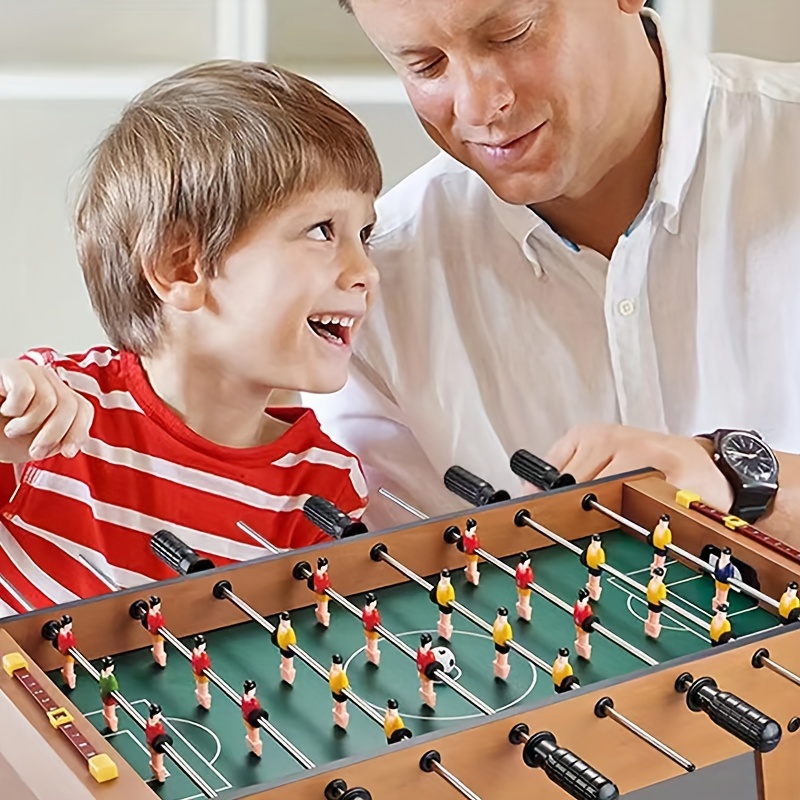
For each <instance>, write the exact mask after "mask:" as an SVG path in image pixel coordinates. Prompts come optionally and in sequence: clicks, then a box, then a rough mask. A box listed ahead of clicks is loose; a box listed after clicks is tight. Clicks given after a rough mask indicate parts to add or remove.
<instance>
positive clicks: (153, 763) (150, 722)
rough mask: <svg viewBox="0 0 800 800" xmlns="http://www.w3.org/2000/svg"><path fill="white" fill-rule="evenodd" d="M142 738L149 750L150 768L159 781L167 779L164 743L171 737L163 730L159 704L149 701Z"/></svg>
mask: <svg viewBox="0 0 800 800" xmlns="http://www.w3.org/2000/svg"><path fill="white" fill-rule="evenodd" d="M144 738H145V741H146V742H147V749H148V750H149V751H150V769H151V770H153V775H154V777H155V779H156V780H157V781H158V782H159V783H164V781H165V780H166V779H167V770H166V769H165V767H164V745H167V744H172V737H171V736H170V735H169V734H168V733H167V732H166V731H165V730H164V721H163V716H162V714H161V706H160V705H158V704H157V703H151V704H150V707H149V709H148V711H147V724H146V725H145V729H144Z"/></svg>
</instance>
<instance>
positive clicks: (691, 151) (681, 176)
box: [491, 8, 712, 269]
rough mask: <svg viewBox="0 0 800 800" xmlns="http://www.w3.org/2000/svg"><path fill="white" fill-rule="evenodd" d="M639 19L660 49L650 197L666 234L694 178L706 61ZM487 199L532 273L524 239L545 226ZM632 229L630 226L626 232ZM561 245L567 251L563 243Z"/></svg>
mask: <svg viewBox="0 0 800 800" xmlns="http://www.w3.org/2000/svg"><path fill="white" fill-rule="evenodd" d="M641 15H642V18H643V22H644V25H645V26H646V27H647V28H648V32H649V33H650V35H652V36H654V37H656V38H657V39H658V42H659V44H660V45H661V54H662V59H663V65H664V84H665V87H666V96H667V102H666V108H665V113H664V129H663V134H662V141H661V152H660V154H659V162H658V169H657V171H656V175H655V178H654V182H653V188H652V189H651V198H652V201H655V202H657V203H662V204H663V205H664V206H665V208H666V213H665V215H664V225H665V227H666V228H667V230H669V231H670V233H677V232H678V228H679V212H680V207H681V203H682V201H683V197H684V195H685V192H686V189H687V187H688V184H689V180H690V179H691V177H692V175H693V174H694V170H695V166H696V164H697V157H698V154H699V152H700V147H701V145H702V142H703V135H704V132H705V121H706V112H707V108H708V102H709V99H710V97H711V86H712V72H711V63H710V62H709V60H708V58H707V57H706V56H704V55H700V54H698V53H696V52H694V51H692V50H688V49H687V48H685V47H681V46H680V44H679V43H678V42H675V41H672V40H669V41H667V38H666V36H665V31H664V27H663V26H662V23H661V18H660V17H659V16H658V14H657V13H656V12H655V11H653V10H652V9H649V8H646V9H643V10H642V12H641ZM491 195H492V201H493V203H494V206H495V211H496V213H497V216H498V218H499V219H500V222H501V223H502V224H503V227H505V229H506V230H507V231H508V232H509V233H510V234H511V235H512V236H513V237H514V239H515V240H516V241H517V242H519V244H520V246H521V247H522V248H523V250H524V251H525V252H526V255H527V256H528V258H530V259H531V261H532V262H533V263H534V268H536V269H538V268H539V265H538V264H537V263H536V262H535V261H534V259H533V258H532V254H531V253H530V252H528V251H529V250H530V245H529V244H528V240H529V237H530V235H531V234H532V233H534V231H536V230H537V229H539V228H541V227H542V226H544V227H545V228H549V226H548V225H547V223H546V222H545V221H544V220H543V219H542V218H541V217H539V216H538V215H537V214H535V213H534V212H533V211H531V210H530V209H529V208H528V207H527V206H515V205H511V204H510V203H506V202H505V201H503V200H501V199H500V198H499V197H497V195H495V194H494V192H492V193H491ZM649 202H651V200H650V199H649V200H648V203H649ZM633 227H635V223H634V225H632V226H631V229H632V228H633ZM564 244H565V246H567V247H570V246H571V245H570V244H569V243H568V242H565V243H564Z"/></svg>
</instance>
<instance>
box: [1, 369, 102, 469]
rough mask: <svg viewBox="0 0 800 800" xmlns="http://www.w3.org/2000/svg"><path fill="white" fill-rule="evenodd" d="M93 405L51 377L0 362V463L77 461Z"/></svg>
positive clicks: (48, 373) (52, 374) (48, 372)
mask: <svg viewBox="0 0 800 800" xmlns="http://www.w3.org/2000/svg"><path fill="white" fill-rule="evenodd" d="M93 417H94V409H93V408H92V404H91V403H90V402H89V401H88V400H86V399H85V398H83V397H81V396H80V395H79V394H76V393H75V392H74V391H72V389H70V388H69V386H67V385H66V384H65V383H64V382H63V381H62V380H61V379H60V378H59V377H58V375H56V373H55V372H53V371H52V370H50V369H48V368H46V367H40V366H37V365H36V364H31V363H30V362H27V361H17V360H15V359H5V360H0V462H5V463H12V464H22V463H25V462H26V461H31V460H33V461H38V460H40V459H43V458H47V457H49V456H54V455H57V454H59V453H60V454H61V455H63V456H66V457H67V458H72V457H73V456H75V455H77V454H78V452H79V450H80V448H81V446H82V445H83V443H84V442H85V441H86V440H87V439H88V437H89V426H90V425H91V424H92V419H93Z"/></svg>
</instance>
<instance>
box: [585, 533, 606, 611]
mask: <svg viewBox="0 0 800 800" xmlns="http://www.w3.org/2000/svg"><path fill="white" fill-rule="evenodd" d="M581 561H583V563H584V566H585V567H586V568H587V569H588V570H589V580H588V582H587V583H586V588H587V589H588V591H589V597H591V598H592V600H595V601H597V600H599V599H600V595H601V594H602V592H603V589H602V587H601V586H600V576H601V575H602V574H603V570H602V569H601V567H602V566H603V564H605V563H606V551H605V550H603V540H602V538H601V536H600V534H599V533H595V534H593V536H592V541H591V542H590V543H589V546H588V547H587V548H586V551H585V552H584V554H583V555H582V556H581Z"/></svg>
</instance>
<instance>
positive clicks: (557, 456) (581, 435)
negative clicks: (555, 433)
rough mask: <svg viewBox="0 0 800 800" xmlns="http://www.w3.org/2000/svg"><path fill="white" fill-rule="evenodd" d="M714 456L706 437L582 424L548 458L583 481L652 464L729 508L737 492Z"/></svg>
mask: <svg viewBox="0 0 800 800" xmlns="http://www.w3.org/2000/svg"><path fill="white" fill-rule="evenodd" d="M711 455H712V445H711V442H710V441H706V440H705V439H694V438H692V437H690V436H668V435H666V434H663V433H651V432H649V431H643V430H639V429H638V428H629V427H626V426H624V425H579V426H577V427H575V428H573V429H572V430H570V431H569V432H568V433H567V434H566V435H565V436H563V437H562V438H561V439H559V441H557V442H556V443H555V444H554V445H553V447H552V448H551V449H550V452H549V453H548V454H547V455H546V456H545V461H547V462H549V463H550V464H552V465H553V466H554V467H555V468H556V469H557V470H558V471H559V472H568V473H570V474H571V475H574V476H575V479H576V480H577V481H578V482H579V483H580V482H582V481H589V480H594V479H595V478H605V477H607V476H609V475H617V474H619V473H621V472H630V471H632V470H636V469H642V468H643V467H653V468H655V469H658V470H661V472H663V473H664V475H665V476H666V479H667V481H668V482H669V483H671V484H672V485H673V486H675V487H676V488H678V489H686V490H688V491H692V492H695V493H696V494H699V495H700V497H702V499H703V502H705V503H708V504H709V505H711V506H714V507H715V508H719V509H720V510H722V511H727V510H728V509H729V508H730V507H731V504H732V503H733V490H732V489H731V487H730V485H729V484H728V481H727V480H726V479H725V476H724V475H723V474H722V473H721V472H720V471H719V469H717V466H716V464H715V463H714V461H713V460H712V457H711Z"/></svg>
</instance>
